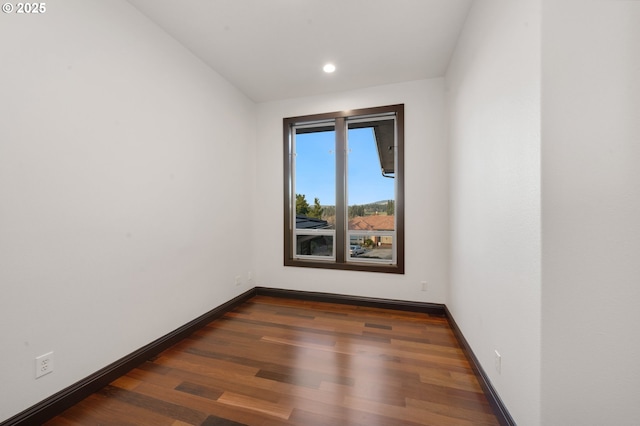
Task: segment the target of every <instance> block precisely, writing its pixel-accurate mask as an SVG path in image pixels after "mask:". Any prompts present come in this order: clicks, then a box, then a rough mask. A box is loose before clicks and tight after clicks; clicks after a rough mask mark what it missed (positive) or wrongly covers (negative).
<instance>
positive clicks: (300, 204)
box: [296, 194, 309, 216]
mask: <svg viewBox="0 0 640 426" xmlns="http://www.w3.org/2000/svg"><path fill="white" fill-rule="evenodd" d="M308 213H309V203H308V202H307V199H306V198H305V196H304V194H296V214H301V215H305V216H306V215H307V214H308Z"/></svg>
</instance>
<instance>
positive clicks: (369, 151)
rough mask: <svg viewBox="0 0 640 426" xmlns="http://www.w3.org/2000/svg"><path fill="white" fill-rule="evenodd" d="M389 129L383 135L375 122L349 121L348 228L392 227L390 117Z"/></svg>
mask: <svg viewBox="0 0 640 426" xmlns="http://www.w3.org/2000/svg"><path fill="white" fill-rule="evenodd" d="M384 122H385V123H389V124H390V126H389V127H390V128H391V132H390V134H389V133H387V134H386V135H382V134H381V133H380V132H377V131H376V127H377V123H379V122H373V123H367V124H368V126H369V127H363V126H364V123H353V124H351V123H350V124H349V129H348V135H347V138H348V154H347V158H348V169H347V170H348V172H347V173H348V175H347V194H348V195H347V198H348V218H349V230H361V231H393V230H394V229H395V216H394V213H395V211H394V210H395V181H394V148H395V147H394V145H395V144H394V139H393V134H394V132H393V120H384Z"/></svg>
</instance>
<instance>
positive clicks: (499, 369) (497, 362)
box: [494, 349, 502, 374]
mask: <svg viewBox="0 0 640 426" xmlns="http://www.w3.org/2000/svg"><path fill="white" fill-rule="evenodd" d="M494 352H495V354H496V356H495V358H494V362H495V366H496V371H497V372H498V374H501V373H502V356H501V355H500V352H498V350H497V349H496V350H494Z"/></svg>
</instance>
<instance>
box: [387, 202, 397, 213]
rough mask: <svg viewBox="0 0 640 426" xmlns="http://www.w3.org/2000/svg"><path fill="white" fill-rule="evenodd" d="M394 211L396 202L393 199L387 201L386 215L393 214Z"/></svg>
mask: <svg viewBox="0 0 640 426" xmlns="http://www.w3.org/2000/svg"><path fill="white" fill-rule="evenodd" d="M395 211H396V203H395V201H393V200H389V201H387V215H389V216H393V215H394V214H395Z"/></svg>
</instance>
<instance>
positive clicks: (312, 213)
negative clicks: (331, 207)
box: [307, 197, 323, 219]
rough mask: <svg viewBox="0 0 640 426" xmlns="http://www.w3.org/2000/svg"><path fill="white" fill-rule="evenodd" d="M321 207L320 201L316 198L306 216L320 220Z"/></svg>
mask: <svg viewBox="0 0 640 426" xmlns="http://www.w3.org/2000/svg"><path fill="white" fill-rule="evenodd" d="M322 210H323V209H322V206H321V205H320V199H319V198H318V197H316V198H314V199H313V207H312V208H311V209H309V212H308V213H307V216H309V217H315V218H318V219H322Z"/></svg>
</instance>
